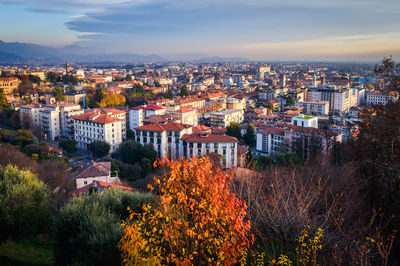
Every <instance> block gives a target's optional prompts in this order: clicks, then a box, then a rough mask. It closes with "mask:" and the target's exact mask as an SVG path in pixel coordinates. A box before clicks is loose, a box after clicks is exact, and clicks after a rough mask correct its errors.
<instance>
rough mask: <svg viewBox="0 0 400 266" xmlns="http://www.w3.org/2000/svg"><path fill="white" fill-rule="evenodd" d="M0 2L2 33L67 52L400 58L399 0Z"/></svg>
mask: <svg viewBox="0 0 400 266" xmlns="http://www.w3.org/2000/svg"><path fill="white" fill-rule="evenodd" d="M0 9H1V10H2V15H1V16H0V25H2V27H0V39H1V40H3V41H5V42H24V43H34V44H40V45H44V46H52V47H56V48H63V47H64V48H63V50H64V51H65V52H68V51H67V50H68V49H70V50H71V52H75V51H76V50H77V49H80V51H81V52H82V53H86V54H89V53H90V54H136V55H142V56H145V55H146V56H147V55H156V56H160V57H162V58H165V59H173V60H175V59H179V60H186V59H188V58H190V59H191V60H193V59H201V58H205V57H214V56H220V57H228V58H237V57H239V58H247V59H250V60H307V61H315V60H321V61H376V60H380V59H381V58H382V57H383V56H390V55H393V57H394V58H395V59H398V58H400V19H399V18H400V1H398V0H380V1H376V0H322V1H321V0H279V1H276V0H246V1H243V0H242V1H239V0H200V1H199V0H196V1H195V0H185V1H182V0H180V1H178V0H168V1H166V0H107V1H106V0H68V1H67V0H12V1H10V0H0ZM3 25H5V26H3ZM65 46H67V47H65ZM0 52H1V53H3V54H4V53H5V54H4V55H3V57H4V58H8V57H10V55H9V53H10V51H5V50H1V49H0ZM16 56H21V55H20V54H16ZM0 58H1V57H0Z"/></svg>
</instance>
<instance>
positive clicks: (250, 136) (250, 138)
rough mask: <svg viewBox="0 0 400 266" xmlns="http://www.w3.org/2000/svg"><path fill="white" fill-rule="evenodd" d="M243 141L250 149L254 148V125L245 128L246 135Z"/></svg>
mask: <svg viewBox="0 0 400 266" xmlns="http://www.w3.org/2000/svg"><path fill="white" fill-rule="evenodd" d="M243 139H244V141H245V142H246V144H247V145H249V146H250V147H254V146H256V134H255V132H254V125H252V124H250V125H248V126H247V130H246V133H245V134H244V135H243Z"/></svg>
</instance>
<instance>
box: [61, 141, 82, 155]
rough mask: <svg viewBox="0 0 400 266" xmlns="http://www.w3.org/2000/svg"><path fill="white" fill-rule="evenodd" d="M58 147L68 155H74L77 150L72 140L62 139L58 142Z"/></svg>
mask: <svg viewBox="0 0 400 266" xmlns="http://www.w3.org/2000/svg"><path fill="white" fill-rule="evenodd" d="M58 146H59V147H60V148H61V149H63V150H65V151H67V152H68V153H74V152H76V151H77V150H78V148H77V146H76V141H75V140H74V139H68V138H62V139H60V141H59V142H58Z"/></svg>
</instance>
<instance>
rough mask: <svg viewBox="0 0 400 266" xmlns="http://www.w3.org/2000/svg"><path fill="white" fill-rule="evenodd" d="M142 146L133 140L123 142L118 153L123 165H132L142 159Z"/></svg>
mask: <svg viewBox="0 0 400 266" xmlns="http://www.w3.org/2000/svg"><path fill="white" fill-rule="evenodd" d="M142 151H143V146H142V145H140V143H138V142H135V141H133V140H129V141H125V142H123V143H122V144H121V145H120V146H119V153H120V155H121V159H122V161H123V162H124V163H129V164H134V163H136V162H139V161H140V160H141V159H142V158H143V157H142V156H143V153H142Z"/></svg>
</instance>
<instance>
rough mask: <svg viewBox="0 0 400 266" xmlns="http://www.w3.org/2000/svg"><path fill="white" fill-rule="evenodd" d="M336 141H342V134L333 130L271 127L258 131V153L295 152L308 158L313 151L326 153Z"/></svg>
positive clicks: (271, 154)
mask: <svg viewBox="0 0 400 266" xmlns="http://www.w3.org/2000/svg"><path fill="white" fill-rule="evenodd" d="M335 141H336V142H341V141H342V135H341V134H340V133H339V132H336V131H332V130H323V129H318V128H314V127H302V126H296V125H285V126H284V127H270V128H267V129H263V130H259V132H258V133H257V142H256V153H257V154H262V155H267V156H274V155H279V154H282V153H286V152H293V153H297V154H299V153H300V154H301V156H302V159H304V160H307V159H308V158H309V157H310V155H311V154H312V152H318V153H319V154H320V155H326V154H327V152H328V151H329V150H330V149H331V148H332V144H333V143H334V142H335Z"/></svg>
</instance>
